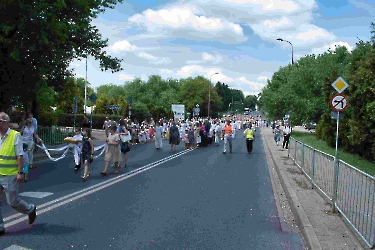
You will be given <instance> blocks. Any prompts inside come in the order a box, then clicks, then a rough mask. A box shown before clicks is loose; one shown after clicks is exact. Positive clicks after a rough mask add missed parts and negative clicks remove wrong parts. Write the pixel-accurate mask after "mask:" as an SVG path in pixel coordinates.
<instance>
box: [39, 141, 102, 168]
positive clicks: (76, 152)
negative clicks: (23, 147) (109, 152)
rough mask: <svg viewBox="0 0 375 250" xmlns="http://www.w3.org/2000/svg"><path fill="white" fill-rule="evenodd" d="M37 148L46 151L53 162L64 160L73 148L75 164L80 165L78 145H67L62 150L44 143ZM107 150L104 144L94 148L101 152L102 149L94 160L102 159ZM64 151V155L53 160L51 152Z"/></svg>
mask: <svg viewBox="0 0 375 250" xmlns="http://www.w3.org/2000/svg"><path fill="white" fill-rule="evenodd" d="M36 146H37V147H39V148H41V149H43V150H44V152H45V153H46V154H47V156H48V158H49V159H50V160H51V161H59V160H61V159H63V158H64V157H65V156H66V154H67V153H68V152H69V149H70V148H72V151H73V154H74V162H75V163H76V165H78V164H79V160H80V159H79V148H78V146H77V145H76V144H69V145H66V146H64V147H61V148H50V149H49V148H47V147H46V146H45V145H44V143H42V146H39V145H36ZM106 148H107V144H103V145H100V146H97V147H94V151H99V150H100V149H102V151H101V152H100V153H99V155H96V156H94V159H96V158H98V157H100V156H101V155H102V154H103V153H104V151H105V150H106ZM63 150H65V151H64V153H63V154H62V155H61V156H60V157H58V158H53V157H52V156H51V155H50V153H49V151H63Z"/></svg>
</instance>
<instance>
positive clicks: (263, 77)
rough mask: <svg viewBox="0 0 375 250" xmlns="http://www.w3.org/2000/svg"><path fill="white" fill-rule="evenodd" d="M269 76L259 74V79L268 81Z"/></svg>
mask: <svg viewBox="0 0 375 250" xmlns="http://www.w3.org/2000/svg"><path fill="white" fill-rule="evenodd" d="M267 79H268V77H267V76H259V77H258V78H257V80H258V81H267Z"/></svg>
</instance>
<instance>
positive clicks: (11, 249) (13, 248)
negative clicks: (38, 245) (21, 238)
mask: <svg viewBox="0 0 375 250" xmlns="http://www.w3.org/2000/svg"><path fill="white" fill-rule="evenodd" d="M4 250H32V249H31V248H26V247H21V246H17V245H11V246H10V247H7V248H4Z"/></svg>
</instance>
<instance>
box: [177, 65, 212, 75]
mask: <svg viewBox="0 0 375 250" xmlns="http://www.w3.org/2000/svg"><path fill="white" fill-rule="evenodd" d="M195 72H198V73H205V72H207V70H206V69H204V68H203V67H202V66H199V65H188V66H184V67H182V68H181V69H180V70H178V71H177V73H176V75H178V76H182V77H189V76H192V75H193V74H194V73H195Z"/></svg>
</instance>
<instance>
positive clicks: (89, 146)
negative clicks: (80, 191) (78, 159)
mask: <svg viewBox="0 0 375 250" xmlns="http://www.w3.org/2000/svg"><path fill="white" fill-rule="evenodd" d="M80 152H81V156H82V161H83V164H84V166H85V170H84V173H83V176H81V179H82V180H84V181H86V180H87V178H88V177H89V176H90V164H91V162H92V160H93V156H94V145H93V143H92V140H91V132H90V128H84V129H83V131H82V144H81V149H80Z"/></svg>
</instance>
